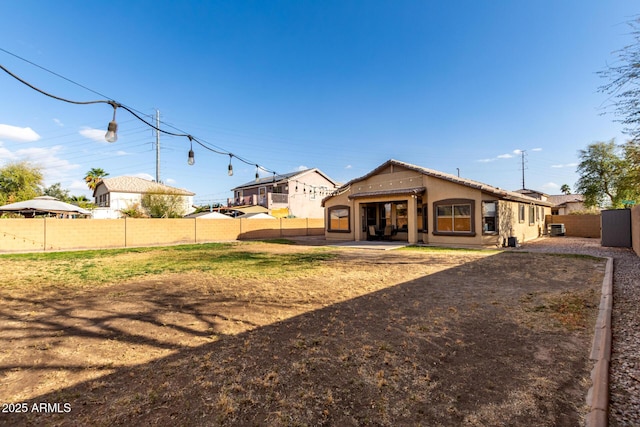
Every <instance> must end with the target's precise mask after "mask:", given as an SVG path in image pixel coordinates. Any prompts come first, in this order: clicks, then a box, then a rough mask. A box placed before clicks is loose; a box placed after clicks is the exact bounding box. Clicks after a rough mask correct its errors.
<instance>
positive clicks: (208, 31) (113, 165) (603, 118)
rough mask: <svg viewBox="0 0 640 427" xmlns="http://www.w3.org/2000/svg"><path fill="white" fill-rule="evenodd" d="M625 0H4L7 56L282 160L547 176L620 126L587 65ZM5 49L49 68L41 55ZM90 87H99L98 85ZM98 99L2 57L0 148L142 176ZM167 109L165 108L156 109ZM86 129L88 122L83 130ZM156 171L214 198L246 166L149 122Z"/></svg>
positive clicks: (229, 146) (54, 173) (623, 19)
mask: <svg viewBox="0 0 640 427" xmlns="http://www.w3.org/2000/svg"><path fill="white" fill-rule="evenodd" d="M639 12H640V7H638V6H637V4H636V2H633V1H622V0H611V1H606V2H603V1H598V0H582V1H577V0H576V1H557V0H540V1H535V2H524V1H488V0H487V1H477V0H476V1H455V2H454V1H426V0H425V1H373V0H371V1H315V2H312V1H299V0H296V1H226V2H219V1H189V2H170V1H130V0H126V1H119V0H116V1H110V2H97V1H93V2H86V1H64V2H45V1H30V0H23V1H20V2H2V3H0V48H2V49H3V50H4V51H0V64H2V65H4V66H5V67H7V68H8V69H10V70H11V71H12V72H14V73H16V74H17V75H19V76H20V77H22V78H23V79H25V80H27V81H29V82H30V83H32V84H34V85H35V86H38V87H40V88H41V89H43V90H45V91H48V92H50V93H52V94H55V95H58V96H61V97H64V98H68V99H72V100H78V101H85V100H95V99H105V98H104V97H102V96H100V95H97V94H96V93H94V92H98V93H99V94H104V95H105V96H106V97H107V98H110V99H114V100H116V101H117V102H120V103H122V104H125V105H127V106H129V107H131V108H134V109H135V110H136V111H139V112H141V113H143V114H145V115H147V116H148V117H149V119H150V120H153V119H151V117H152V116H153V115H154V114H155V110H156V109H158V110H159V111H160V118H161V121H162V122H163V123H162V125H161V128H163V129H166V130H169V131H176V129H180V130H181V131H184V132H186V133H189V134H192V135H194V136H195V137H197V138H199V139H202V140H204V141H206V142H207V143H209V144H211V145H213V146H215V147H217V148H218V149H220V150H221V151H225V152H232V153H234V154H237V155H239V156H241V157H243V158H245V159H247V160H250V161H251V162H252V163H253V164H260V165H263V166H265V167H266V168H268V169H270V170H275V171H277V172H279V173H286V172H291V171H294V170H296V169H299V168H307V167H308V168H312V167H317V168H319V169H321V170H322V171H323V172H325V173H326V174H327V175H329V176H330V177H332V178H333V179H335V180H337V181H341V182H346V181H348V180H350V179H352V178H355V177H358V176H361V175H364V174H366V173H367V172H369V171H370V170H371V169H373V168H375V167H376V166H378V165H379V164H381V163H383V162H384V161H386V160H388V159H390V158H394V159H397V160H401V161H405V162H409V163H414V164H417V165H419V166H424V167H428V168H432V169H437V170H440V171H444V172H448V173H453V174H455V173H457V169H459V170H460V175H461V176H463V177H466V178H470V179H475V180H478V181H481V182H484V183H487V184H490V185H494V186H497V187H501V188H506V189H511V190H515V189H518V188H521V186H522V172H521V157H520V154H519V150H526V169H525V184H526V187H527V188H533V189H537V190H540V191H544V192H547V193H549V194H558V193H559V192H560V191H559V188H560V186H561V185H562V184H569V185H570V186H572V187H573V185H574V183H575V182H576V180H577V175H576V173H575V169H576V165H577V163H578V156H577V152H578V150H579V149H583V148H585V147H586V146H587V145H588V144H590V143H592V142H595V141H607V140H609V139H611V138H616V140H617V141H618V142H624V140H625V137H624V135H623V134H622V133H621V129H622V127H621V125H619V124H618V123H615V122H614V121H613V119H614V117H613V116H612V115H609V114H605V115H603V112H604V106H605V105H606V104H607V98H606V96H605V95H603V94H601V93H599V92H598V87H599V86H601V85H602V84H604V83H606V81H604V80H603V79H602V78H600V77H599V76H598V75H597V72H598V71H601V70H603V69H604V68H605V67H606V66H607V64H611V63H613V62H615V60H616V56H615V54H614V52H615V51H616V50H618V49H620V48H622V47H623V46H624V45H626V44H628V43H629V42H630V41H631V38H630V36H629V35H628V34H629V31H630V29H629V27H628V25H627V22H628V21H630V20H631V19H633V18H634V17H635V16H637V15H638V13H639ZM7 52H10V53H12V54H14V55H17V56H19V57H21V58H24V59H27V60H29V61H31V62H32V63H35V64H37V65H39V66H41V67H44V68H46V69H48V70H51V71H53V72H55V73H57V74H58V75H60V76H63V77H64V78H66V79H69V80H71V81H72V82H75V83H78V84H80V85H82V86H85V87H86V88H88V89H90V90H88V89H86V88H83V87H80V86H78V85H76V84H73V83H71V82H69V81H68V80H65V79H63V78H61V77H59V76H56V75H53V74H51V73H49V72H46V71H43V70H42V69H41V68H38V67H36V66H34V65H32V64H29V63H27V62H25V61H23V60H22V59H19V58H16V57H15V56H13V55H11V54H9V53H7ZM92 91H94V92H92ZM112 113H113V109H112V108H111V107H110V106H108V105H102V104H99V105H87V106H79V105H71V104H67V103H63V102H60V101H56V100H53V99H50V98H47V97H46V96H44V95H41V94H39V93H37V92H35V91H34V90H32V89H30V88H28V87H27V86H24V85H22V84H21V83H19V82H18V81H16V80H14V79H13V78H11V77H10V76H8V75H6V74H4V73H0V164H4V163H6V162H10V161H19V160H29V161H31V162H33V163H35V164H38V165H40V166H41V167H42V168H43V171H44V173H45V184H46V185H51V184H53V183H55V182H61V183H62V186H63V187H64V188H67V189H70V191H71V193H72V194H85V195H90V193H89V192H88V190H87V188H86V186H85V184H84V181H83V177H84V175H85V173H86V172H87V171H88V170H89V169H91V168H94V167H95V168H102V169H104V170H106V171H107V172H109V173H110V176H120V175H135V176H145V177H148V178H154V177H155V164H156V158H155V148H154V145H153V143H154V141H155V136H154V133H153V131H152V130H151V129H150V128H149V127H147V126H146V125H144V124H143V123H141V122H139V121H138V120H137V119H135V118H134V117H133V116H131V115H130V114H129V113H128V112H126V111H124V110H122V109H119V110H118V112H117V122H118V125H119V132H118V135H119V139H118V141H117V142H115V143H113V144H109V143H107V142H105V141H104V140H103V138H102V136H103V135H104V132H105V131H106V126H107V124H108V122H109V121H110V120H111V116H112ZM169 126H173V127H169ZM96 136H97V138H96ZM160 139H161V156H160V158H161V167H160V169H161V170H160V178H161V180H162V181H164V182H165V183H167V184H169V185H173V186H176V187H180V188H186V189H189V190H191V191H193V192H195V193H196V197H195V199H196V202H199V203H203V204H204V203H208V202H212V201H216V202H220V201H225V200H226V198H227V197H230V196H231V192H230V191H229V190H230V189H231V188H233V187H234V186H236V185H239V184H242V183H245V182H247V181H250V180H252V179H253V176H254V174H255V166H249V165H245V164H242V163H240V162H238V161H237V160H235V161H234V172H235V173H234V176H233V177H229V176H227V164H228V163H229V157H228V156H221V155H217V154H214V153H211V152H209V151H206V150H204V149H201V148H200V147H198V146H197V145H195V146H194V151H195V158H196V163H195V165H194V166H188V165H187V152H188V150H189V141H188V139H186V138H182V137H169V136H165V135H161V137H160Z"/></svg>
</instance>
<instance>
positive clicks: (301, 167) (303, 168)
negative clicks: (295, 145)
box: [296, 165, 309, 172]
mask: <svg viewBox="0 0 640 427" xmlns="http://www.w3.org/2000/svg"><path fill="white" fill-rule="evenodd" d="M307 169H309V168H308V167H307V166H305V165H300V166H298V167H297V168H296V170H297V171H298V172H301V171H306V170H307Z"/></svg>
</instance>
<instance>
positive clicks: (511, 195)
mask: <svg viewBox="0 0 640 427" xmlns="http://www.w3.org/2000/svg"><path fill="white" fill-rule="evenodd" d="M389 165H396V166H401V167H403V168H406V169H409V170H414V171H416V172H419V173H421V174H424V175H428V176H432V177H435V178H440V179H444V180H446V181H450V182H453V183H456V184H460V185H464V186H466V187H470V188H475V189H478V190H480V191H483V192H485V193H489V194H492V195H494V196H496V197H498V198H500V199H504V200H513V201H517V202H523V203H535V204H538V205H543V206H549V207H550V206H552V204H551V203H549V202H547V201H543V200H540V199H535V198H533V197H529V196H525V195H524V194H520V193H516V192H515V191H508V190H503V189H501V188H498V187H493V186H491V185H488V184H484V183H482V182H478V181H474V180H471V179H466V178H460V177H459V176H456V175H452V174H449V173H446V172H440V171H437V170H434V169H428V168H424V167H422V166H416V165H412V164H411V163H405V162H402V161H399V160H394V159H390V160H387V161H386V162H384V163H383V164H382V165H380V166H378V167H377V168H375V169H374V170H372V171H371V172H369V173H368V174H366V175H364V176H361V177H359V178H355V179H352V180H351V181H349V182H347V183H346V184H344V185H343V186H342V187H340V188H339V189H337V190H336V191H335V192H334V194H340V193H342V192H343V191H344V190H346V189H347V188H348V187H349V186H350V185H351V184H353V183H356V182H358V181H363V180H365V179H367V178H369V177H371V176H373V175H376V174H377V173H378V172H379V171H381V170H383V169H385V168H386V167H388V166H389ZM331 197H333V196H328V197H326V198H325V199H323V201H322V203H323V205H324V202H325V201H326V200H327V199H329V198H331Z"/></svg>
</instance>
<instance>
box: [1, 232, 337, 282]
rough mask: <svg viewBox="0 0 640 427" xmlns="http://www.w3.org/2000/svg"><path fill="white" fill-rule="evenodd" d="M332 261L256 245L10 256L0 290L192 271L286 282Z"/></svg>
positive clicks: (323, 254) (326, 255)
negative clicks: (270, 250)
mask: <svg viewBox="0 0 640 427" xmlns="http://www.w3.org/2000/svg"><path fill="white" fill-rule="evenodd" d="M334 256H335V255H333V254H331V253H329V252H326V251H321V250H318V251H312V252H304V253H274V252H268V251H262V250H261V249H260V243H258V242H256V243H210V244H202V245H181V246H168V247H153V248H131V249H107V250H91V251H72V252H51V253H35V254H12V255H2V256H0V261H2V263H3V264H4V268H3V269H2V270H1V271H0V283H1V284H0V287H5V288H6V287H15V286H21V287H24V286H34V287H45V286H52V285H58V286H70V287H80V288H81V287H87V286H99V285H102V284H109V283H116V282H121V281H126V280H129V279H132V278H137V279H140V278H144V277H149V276H154V275H159V274H167V273H186V272H192V271H196V272H205V273H209V274H214V275H219V276H223V277H231V278H238V277H240V278H242V277H245V278H246V277H265V276H270V275H271V276H278V277H289V276H292V275H295V274H298V273H300V272H303V273H305V274H309V273H310V272H312V271H313V269H314V268H315V267H317V266H318V265H319V263H320V262H322V261H325V260H329V259H332V258H333V257H334ZM33 272H37V274H33ZM303 275H304V274H303Z"/></svg>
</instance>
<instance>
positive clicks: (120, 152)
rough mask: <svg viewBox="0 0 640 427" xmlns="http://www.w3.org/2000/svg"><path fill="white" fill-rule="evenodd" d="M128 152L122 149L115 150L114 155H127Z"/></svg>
mask: <svg viewBox="0 0 640 427" xmlns="http://www.w3.org/2000/svg"><path fill="white" fill-rule="evenodd" d="M128 155H129V153H127V152H126V151H122V150H118V151H116V156H128Z"/></svg>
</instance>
